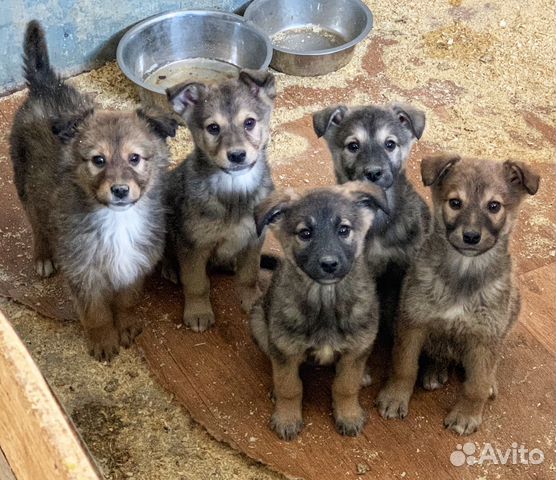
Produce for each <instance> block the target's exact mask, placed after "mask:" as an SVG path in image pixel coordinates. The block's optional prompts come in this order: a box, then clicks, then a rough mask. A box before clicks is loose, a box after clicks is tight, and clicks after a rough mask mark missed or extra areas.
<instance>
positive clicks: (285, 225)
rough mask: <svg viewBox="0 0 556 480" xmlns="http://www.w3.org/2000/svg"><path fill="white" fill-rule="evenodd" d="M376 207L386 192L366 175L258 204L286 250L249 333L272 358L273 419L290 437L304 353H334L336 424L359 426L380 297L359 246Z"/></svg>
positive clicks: (353, 430) (297, 414) (347, 429)
mask: <svg viewBox="0 0 556 480" xmlns="http://www.w3.org/2000/svg"><path fill="white" fill-rule="evenodd" d="M378 210H387V201H386V195H385V194H384V192H383V191H382V189H380V188H379V187H377V186H376V185H370V184H367V183H363V182H350V183H346V184H344V185H337V186H333V187H328V188H319V189H315V190H311V191H309V192H307V193H305V194H304V195H302V196H299V195H296V194H289V193H285V192H277V193H275V194H273V195H271V196H269V197H268V198H267V199H266V200H265V201H264V202H263V203H261V205H260V206H259V207H258V208H257V213H256V217H257V228H258V230H259V231H262V229H263V228H264V226H265V225H269V226H270V228H271V229H272V230H273V231H274V232H275V234H276V236H277V238H278V240H279V241H280V244H281V245H282V248H283V250H284V257H285V258H284V259H283V261H281V262H280V264H279V267H278V270H277V271H276V272H275V273H274V275H273V277H272V283H271V286H270V288H269V289H268V291H267V293H266V295H265V297H264V298H263V299H262V300H261V302H260V303H258V304H257V305H256V306H255V308H254V309H253V311H252V315H251V329H252V332H253V336H254V337H255V339H256V341H257V343H258V345H259V346H260V347H261V349H262V350H263V351H264V352H265V353H266V354H267V355H268V356H269V357H270V360H271V361H272V370H273V378H274V394H275V397H276V406H275V410H274V415H273V416H272V428H273V429H274V430H275V431H276V433H277V434H278V436H279V437H280V438H283V439H285V440H291V439H293V438H294V437H295V436H296V435H297V434H298V433H299V431H300V430H301V428H302V414H301V398H302V390H303V387H302V384H301V380H300V378H299V367H300V365H301V363H303V362H304V361H305V360H306V359H313V360H314V361H315V362H317V363H319V364H330V363H334V362H335V361H336V378H335V380H334V384H333V386H332V397H333V402H334V418H335V421H336V427H337V429H338V431H339V432H340V433H342V434H343V435H357V434H358V433H359V432H360V431H361V429H362V428H363V425H364V424H365V420H366V413H365V412H364V411H363V409H362V408H361V406H360V405H359V400H358V395H359V389H360V387H361V384H362V382H363V372H364V368H365V363H366V360H367V357H368V355H369V353H370V350H371V348H372V346H373V342H374V339H375V336H376V333H377V330H378V301H377V298H376V292H375V283H374V280H373V278H372V276H371V275H370V273H369V268H368V265H367V262H366V260H365V258H364V255H363V250H364V244H365V235H366V234H367V232H368V230H369V228H371V224H372V222H373V219H374V216H375V214H376V212H377V211H378Z"/></svg>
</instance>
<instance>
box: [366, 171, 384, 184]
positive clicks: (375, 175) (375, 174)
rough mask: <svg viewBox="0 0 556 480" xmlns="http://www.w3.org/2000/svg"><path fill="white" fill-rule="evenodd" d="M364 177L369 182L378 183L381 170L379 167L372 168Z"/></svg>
mask: <svg viewBox="0 0 556 480" xmlns="http://www.w3.org/2000/svg"><path fill="white" fill-rule="evenodd" d="M366 177H367V179H368V180H370V181H371V182H373V183H374V182H378V180H379V179H380V177H382V169H381V168H380V167H376V168H372V169H371V170H369V171H368V172H367V173H366Z"/></svg>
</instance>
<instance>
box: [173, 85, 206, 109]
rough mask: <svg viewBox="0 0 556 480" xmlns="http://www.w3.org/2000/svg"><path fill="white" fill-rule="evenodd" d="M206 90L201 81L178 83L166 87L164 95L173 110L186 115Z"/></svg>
mask: <svg viewBox="0 0 556 480" xmlns="http://www.w3.org/2000/svg"><path fill="white" fill-rule="evenodd" d="M206 90H207V87H206V85H203V84H202V83H180V84H179V85H174V86H173V87H170V88H167V89H166V97H167V98H168V101H169V102H170V105H172V108H173V109H174V112H176V113H177V114H178V115H181V116H184V117H185V116H186V114H187V113H190V111H191V110H192V107H194V106H195V105H197V104H198V103H199V102H200V101H201V98H202V96H203V95H204V94H205V92H206Z"/></svg>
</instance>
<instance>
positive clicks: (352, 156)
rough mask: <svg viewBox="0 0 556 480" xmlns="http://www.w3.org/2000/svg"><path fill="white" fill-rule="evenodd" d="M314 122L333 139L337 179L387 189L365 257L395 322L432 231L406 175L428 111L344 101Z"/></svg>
mask: <svg viewBox="0 0 556 480" xmlns="http://www.w3.org/2000/svg"><path fill="white" fill-rule="evenodd" d="M313 127H314V130H315V133H316V134H317V136H318V137H324V138H325V140H326V142H327V144H328V147H329V149H330V152H331V154H332V159H333V162H334V171H335V174H336V180H337V182H338V183H340V184H341V183H345V182H348V181H352V180H361V181H368V182H370V183H373V184H375V185H377V186H379V187H381V188H382V189H383V190H384V191H385V192H386V197H387V199H388V208H389V214H388V215H386V213H384V212H382V211H378V212H377V214H376V217H375V219H374V224H373V228H372V229H371V230H369V233H368V238H367V245H366V257H367V261H368V262H369V266H370V271H371V273H372V274H373V275H374V276H375V278H376V279H377V287H378V289H379V291H378V293H379V298H380V303H381V318H382V319H385V320H386V321H385V323H387V324H390V323H391V321H392V319H391V317H392V316H393V315H394V312H395V309H396V305H397V303H398V296H399V290H400V288H401V281H402V279H403V275H404V274H405V271H406V270H407V268H408V266H409V265H410V263H411V262H412V260H413V258H414V257H415V254H416V253H417V251H418V250H419V247H420V245H421V244H422V242H423V239H424V237H425V235H426V234H427V232H428V231H429V230H430V213H429V209H428V207H427V205H426V203H425V202H424V200H423V199H422V198H421V197H420V196H419V194H417V192H416V191H415V190H414V189H413V187H412V185H411V184H410V183H409V181H408V180H407V178H406V175H405V166H406V163H407V159H408V157H409V154H410V152H411V148H412V146H413V144H414V143H415V142H416V141H417V140H418V139H420V138H421V136H422V135H423V131H424V129H425V114H424V113H423V112H422V111H420V110H417V109H415V108H413V107H410V106H407V105H399V104H392V105H387V106H375V105H369V106H364V107H353V108H348V107H346V106H343V105H339V106H334V107H328V108H326V109H324V110H321V111H319V112H316V113H315V114H314V115H313Z"/></svg>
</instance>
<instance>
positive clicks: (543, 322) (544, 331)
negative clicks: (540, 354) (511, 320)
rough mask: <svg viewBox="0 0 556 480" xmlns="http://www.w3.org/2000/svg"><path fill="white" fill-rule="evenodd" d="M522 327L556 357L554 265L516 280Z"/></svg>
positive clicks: (555, 271)
mask: <svg viewBox="0 0 556 480" xmlns="http://www.w3.org/2000/svg"><path fill="white" fill-rule="evenodd" d="M519 285H520V290H521V323H522V324H523V325H524V326H525V328H526V329H527V330H529V332H531V335H533V336H534V337H535V338H536V339H537V340H538V341H539V342H540V343H541V344H542V345H544V347H545V348H546V349H547V350H548V351H549V352H550V353H552V355H554V353H556V348H555V346H556V332H555V329H554V318H556V305H555V304H554V299H555V298H556V264H554V263H552V264H550V265H547V266H545V267H541V268H537V269H535V270H533V271H531V272H527V273H524V274H523V275H520V276H519Z"/></svg>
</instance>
